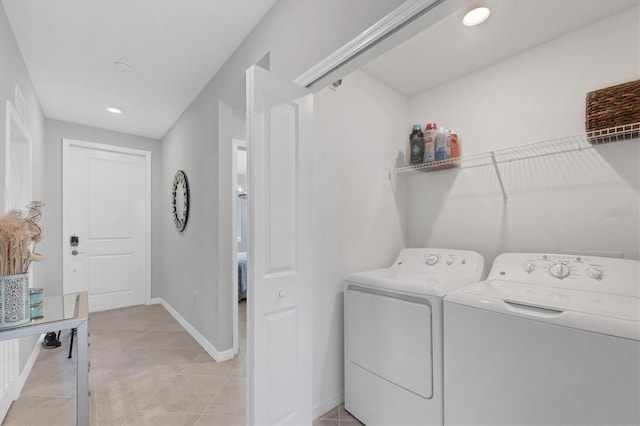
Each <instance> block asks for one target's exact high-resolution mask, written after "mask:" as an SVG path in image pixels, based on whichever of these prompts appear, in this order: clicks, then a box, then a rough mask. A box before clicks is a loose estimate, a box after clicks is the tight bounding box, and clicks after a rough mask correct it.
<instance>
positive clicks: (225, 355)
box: [150, 297, 234, 362]
mask: <svg viewBox="0 0 640 426" xmlns="http://www.w3.org/2000/svg"><path fill="white" fill-rule="evenodd" d="M150 304H152V305H162V306H163V307H164V308H165V309H166V310H167V312H169V313H170V314H171V316H172V317H173V318H174V319H175V320H176V321H178V323H179V324H180V325H181V326H182V327H183V328H184V329H185V330H186V331H187V333H189V334H190V335H191V337H193V338H194V339H195V340H196V342H198V343H199V344H200V346H202V349H204V350H205V351H207V353H208V354H209V355H211V357H212V358H213V359H214V360H215V361H216V362H223V361H228V360H230V359H233V357H234V353H233V349H227V350H226V351H219V350H217V349H216V348H215V346H213V345H212V344H211V343H209V341H208V340H207V339H205V338H204V336H203V335H202V334H200V332H199V331H198V330H196V329H195V328H194V327H193V326H192V325H191V324H189V321H187V320H186V319H184V318H183V317H182V315H180V314H179V313H178V311H176V310H175V309H173V308H172V307H171V305H169V303H167V302H166V301H165V300H164V299H163V298H162V297H154V298H153V299H151V300H150Z"/></svg>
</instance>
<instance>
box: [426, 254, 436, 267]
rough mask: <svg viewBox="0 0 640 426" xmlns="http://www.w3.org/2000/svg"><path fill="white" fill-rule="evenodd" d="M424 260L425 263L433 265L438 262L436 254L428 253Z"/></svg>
mask: <svg viewBox="0 0 640 426" xmlns="http://www.w3.org/2000/svg"><path fill="white" fill-rule="evenodd" d="M425 261H426V263H427V265H435V264H436V263H438V256H436V255H435V254H430V255H428V256H427V258H426V259H425Z"/></svg>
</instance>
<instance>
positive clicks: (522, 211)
mask: <svg viewBox="0 0 640 426" xmlns="http://www.w3.org/2000/svg"><path fill="white" fill-rule="evenodd" d="M638 18H639V12H638V9H637V8H636V9H633V10H631V11H627V12H625V13H623V14H620V15H616V16H613V17H611V18H609V19H606V20H604V21H601V22H599V23H596V24H594V25H591V26H589V27H586V28H583V29H581V30H579V31H576V32H574V33H571V34H568V35H566V36H564V37H561V38H559V39H556V40H554V41H551V42H549V43H546V44H543V45H541V46H538V47H537V48H534V49H532V50H530V51H527V52H524V53H522V54H519V55H517V56H515V57H513V58H510V59H508V60H506V61H504V62H501V63H499V64H496V65H494V66H492V67H490V68H486V69H484V70H481V71H479V72H476V73H474V74H471V75H468V76H466V77H463V78H460V79H458V80H456V81H453V82H451V83H448V84H446V85H444V86H441V87H438V88H435V89H433V90H430V91H427V92H424V93H422V94H420V95H417V96H415V97H414V98H412V99H411V101H410V105H411V112H410V120H409V122H408V123H413V122H417V123H421V124H424V123H426V122H429V121H435V122H437V123H438V125H444V126H446V127H453V128H455V129H456V130H457V131H458V133H459V135H460V137H461V141H462V142H461V143H462V153H463V155H464V154H471V153H479V152H484V151H489V150H493V149H498V148H503V147H508V146H515V145H522V144H526V143H531V142H535V141H543V140H549V139H555V138H558V137H563V136H569V135H574V134H580V133H584V132H585V128H584V120H585V118H584V115H585V112H584V111H585V95H586V93H587V92H590V91H592V90H596V89H600V88H604V87H608V86H611V85H614V84H618V83H623V82H626V81H631V80H636V79H638V78H640V68H639V64H640V34H639V32H640V25H639V22H638ZM638 146H639V143H638V141H637V140H635V141H627V142H619V143H616V144H612V145H609V146H603V147H599V148H596V149H590V150H587V151H584V152H581V153H572V154H565V155H556V156H550V157H542V158H539V159H535V160H526V161H520V162H517V163H511V164H506V165H503V166H501V171H502V173H503V180H504V182H505V186H506V190H507V193H508V196H509V199H508V201H507V202H506V203H503V202H502V195H501V193H500V189H499V187H498V183H497V180H496V177H495V174H494V173H493V171H492V169H491V168H490V167H482V168H474V169H465V170H461V171H456V170H448V171H438V172H432V173H418V174H416V175H413V176H411V177H408V178H406V179H405V180H406V182H407V185H408V188H409V191H410V193H411V194H412V195H411V197H410V200H409V203H408V214H409V229H410V232H409V240H408V242H409V245H410V246H412V247H419V246H441V247H451V248H464V249H471V250H476V251H478V252H480V253H481V254H483V255H484V256H485V260H486V261H487V262H489V264H490V262H492V261H493V258H494V257H495V256H496V255H497V254H499V253H501V252H507V251H530V252H535V251H542V252H558V251H562V250H587V251H598V252H606V251H621V252H623V254H624V257H627V258H633V259H638V256H639V253H638V250H639V240H638V239H639V232H640V230H639V220H638V207H639V198H638V191H639V186H640V178H639V174H638V161H639V159H640V156H639V151H638Z"/></svg>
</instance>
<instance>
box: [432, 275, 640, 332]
mask: <svg viewBox="0 0 640 426" xmlns="http://www.w3.org/2000/svg"><path fill="white" fill-rule="evenodd" d="M445 301H447V302H452V303H457V304H461V305H467V306H472V307H475V308H480V309H484V310H489V311H495V312H500V313H505V314H510V315H515V316H521V317H527V318H530V319H535V320H540V321H545V322H550V323H555V324H558V325H565V326H569V327H574V328H579V329H584V330H590V331H594V332H599V333H603V334H611V335H615V336H619V337H625V338H630V339H634V340H640V298H638V297H633V296H620V295H610V294H603V293H595V292H587V291H578V290H568V289H562V288H557V287H556V288H554V287H545V286H539V285H531V284H522V283H518V282H512V281H502V280H489V281H484V282H481V283H478V284H473V285H470V286H467V287H465V288H463V289H461V290H458V291H455V292H453V293H451V294H449V295H448V296H447V297H446V299H445Z"/></svg>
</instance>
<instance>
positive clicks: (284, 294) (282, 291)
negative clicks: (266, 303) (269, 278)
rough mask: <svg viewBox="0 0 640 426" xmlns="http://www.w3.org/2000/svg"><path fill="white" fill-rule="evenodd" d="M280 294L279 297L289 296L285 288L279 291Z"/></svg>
mask: <svg viewBox="0 0 640 426" xmlns="http://www.w3.org/2000/svg"><path fill="white" fill-rule="evenodd" d="M278 296H279V297H287V292H286V291H284V290H280V291H279V292H278Z"/></svg>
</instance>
